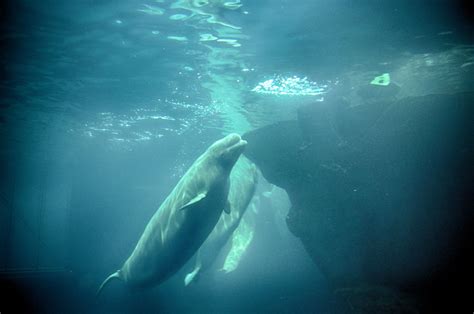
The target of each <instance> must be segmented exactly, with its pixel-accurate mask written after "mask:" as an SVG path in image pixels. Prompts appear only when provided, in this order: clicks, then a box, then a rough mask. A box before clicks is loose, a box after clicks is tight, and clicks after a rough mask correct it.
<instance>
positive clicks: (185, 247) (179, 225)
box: [98, 133, 247, 294]
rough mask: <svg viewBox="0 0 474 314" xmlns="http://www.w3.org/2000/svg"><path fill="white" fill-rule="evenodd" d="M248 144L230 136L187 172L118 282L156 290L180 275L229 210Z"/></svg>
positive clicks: (117, 273) (211, 148)
mask: <svg viewBox="0 0 474 314" xmlns="http://www.w3.org/2000/svg"><path fill="white" fill-rule="evenodd" d="M246 145H247V142H246V141H244V140H242V138H241V137H240V135H238V134H235V133H233V134H229V135H227V136H226V137H224V138H222V139H220V140H218V141H216V142H214V143H213V144H212V145H211V146H210V147H209V148H208V149H207V150H206V151H205V152H204V153H203V154H202V155H201V156H199V157H198V158H197V159H196V161H194V163H193V164H192V165H191V167H190V168H189V169H188V171H186V173H185V174H184V175H183V177H182V178H181V179H180V180H179V182H178V184H177V185H176V186H175V187H174V189H173V190H172V191H171V193H170V194H169V195H168V197H167V198H166V199H165V200H164V202H163V203H162V204H161V206H160V207H159V208H158V210H157V211H156V212H155V214H154V215H153V217H152V218H151V219H150V221H149V222H148V225H147V226H146V228H145V230H144V232H143V234H142V236H141V237H140V239H139V240H138V243H137V245H136V246H135V249H134V250H133V252H132V254H131V255H130V257H129V258H128V259H127V260H126V261H125V263H124V264H123V266H122V268H121V269H120V270H119V271H117V272H115V273H113V274H112V275H110V276H109V277H108V278H107V279H106V280H105V281H104V283H103V284H102V286H101V287H100V288H99V291H98V294H99V293H100V291H101V290H102V288H103V287H105V286H106V285H107V283H109V282H110V281H111V280H113V279H121V280H122V281H123V282H125V283H126V284H127V285H129V286H131V287H138V288H144V287H151V286H154V285H157V284H160V283H162V282H163V281H165V280H167V279H168V278H169V277H171V276H172V275H173V274H175V273H176V272H177V271H178V270H179V269H180V268H181V267H182V266H183V265H184V264H185V263H186V262H187V261H188V260H189V259H190V258H191V257H192V256H193V255H194V254H195V253H196V252H197V250H198V249H199V247H200V246H201V245H202V243H203V242H204V241H205V240H206V238H207V237H208V236H209V234H210V233H211V231H212V230H213V228H214V226H215V225H216V224H217V221H218V220H219V217H220V216H221V214H222V212H223V211H224V209H226V210H228V208H229V207H228V205H227V204H228V194H229V176H230V173H231V171H232V169H233V167H234V165H235V163H236V162H237V160H238V159H239V157H240V155H241V154H242V153H243V151H244V149H245V146H246Z"/></svg>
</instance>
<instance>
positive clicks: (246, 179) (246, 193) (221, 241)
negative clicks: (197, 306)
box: [184, 156, 259, 286]
mask: <svg viewBox="0 0 474 314" xmlns="http://www.w3.org/2000/svg"><path fill="white" fill-rule="evenodd" d="M258 175H259V173H258V171H257V167H256V166H255V165H254V164H253V163H252V162H251V161H250V160H249V159H247V158H246V157H245V156H242V157H240V159H239V161H238V162H237V163H236V164H235V167H234V169H233V170H232V173H231V174H230V191H229V197H228V199H229V205H230V209H231V210H230V214H229V215H228V214H226V213H222V214H221V217H220V218H219V221H218V222H217V224H216V226H215V227H214V229H213V230H212V232H211V233H210V235H209V236H208V237H207V239H206V241H204V243H203V244H202V246H201V247H200V248H199V250H198V252H197V254H196V260H195V266H194V269H193V271H191V272H190V273H188V274H187V275H186V276H185V278H184V284H185V285H186V286H188V285H189V284H190V283H191V282H195V281H197V280H198V278H199V277H200V274H201V273H203V272H206V271H207V270H209V269H210V268H211V267H212V265H213V264H214V263H215V261H216V260H217V257H218V255H219V254H220V252H221V251H222V250H223V248H224V246H225V245H226V244H227V242H228V241H229V239H230V238H231V237H232V234H233V233H234V231H235V230H236V229H237V227H238V226H239V223H240V221H241V219H242V216H243V215H244V213H245V211H246V210H247V208H248V207H249V203H250V201H251V200H252V198H253V196H254V194H255V189H256V187H257V182H258Z"/></svg>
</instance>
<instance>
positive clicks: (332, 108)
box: [244, 93, 474, 297]
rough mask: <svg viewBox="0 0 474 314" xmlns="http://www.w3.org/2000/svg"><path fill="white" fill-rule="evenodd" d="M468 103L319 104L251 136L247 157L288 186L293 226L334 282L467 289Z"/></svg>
mask: <svg viewBox="0 0 474 314" xmlns="http://www.w3.org/2000/svg"><path fill="white" fill-rule="evenodd" d="M473 105H474V93H462V94H455V95H429V96H422V97H409V98H404V99H401V100H397V101H392V102H385V103H383V102H380V103H371V104H370V105H366V106H357V107H350V106H348V105H347V104H345V103H344V102H343V101H342V100H338V101H336V100H334V101H329V102H324V103H316V104H313V105H311V106H304V107H302V108H300V110H299V112H298V120H297V121H284V122H279V123H276V124H274V125H270V126H267V127H264V128H261V129H257V130H255V131H252V132H249V133H248V134H246V135H245V136H244V137H245V138H246V139H247V141H248V143H249V144H248V147H247V149H246V155H247V156H248V157H249V158H250V159H252V160H253V161H254V162H255V163H256V164H257V165H258V166H259V167H260V169H261V170H262V173H263V175H264V176H265V177H266V178H267V180H269V181H270V182H272V183H274V184H276V185H278V186H280V187H282V188H284V189H285V190H286V191H287V192H288V194H289V196H290V199H291V202H292V208H291V210H290V213H289V216H288V218H287V224H288V227H289V228H290V230H291V231H292V232H293V233H294V234H295V235H296V236H298V237H299V238H300V239H301V241H302V242H303V244H304V246H305V248H306V250H307V251H308V253H309V254H310V255H311V257H312V258H313V260H314V261H315V263H316V264H317V265H318V266H319V268H320V269H321V271H322V272H323V273H324V274H325V275H326V276H327V277H328V278H329V279H330V281H331V282H332V283H333V284H334V285H335V286H336V287H339V288H340V287H345V286H354V285H358V284H373V285H386V286H391V287H397V288H409V289H412V288H413V289H415V290H417V291H424V292H426V291H428V290H429V291H430V292H429V293H428V292H426V295H429V296H430V297H431V296H433V295H436V294H437V293H443V294H444V293H446V290H447V289H446V288H447V287H449V289H454V290H456V289H458V290H459V291H456V292H453V291H451V293H452V294H453V295H454V294H456V293H459V295H462V294H463V293H462V288H461V286H453V284H454V282H455V281H456V280H459V279H462V278H466V276H467V274H466V271H467V270H468V269H469V268H468V265H469V263H470V262H471V261H472V260H470V259H469V258H468V255H467V250H468V248H470V247H471V244H470V243H469V242H470V239H471V235H472V231H471V230H472V226H473V219H472V209H471V207H472V197H471V195H470V192H471V189H472V183H473V173H474V172H473V163H472V161H473V160H474V159H473V157H474V154H473V151H474V150H473V134H474V133H473V132H472V124H473V122H472V121H474V119H473V118H474V116H473ZM441 283H442V284H441ZM454 287H456V288H454ZM440 291H441V292H440ZM464 293H466V292H465V291H464Z"/></svg>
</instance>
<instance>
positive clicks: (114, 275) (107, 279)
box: [95, 269, 122, 298]
mask: <svg viewBox="0 0 474 314" xmlns="http://www.w3.org/2000/svg"><path fill="white" fill-rule="evenodd" d="M120 273H121V271H120V269H119V270H117V271H116V272H115V273H113V274H112V275H110V276H109V277H107V278H106V279H105V280H104V282H102V284H101V285H100V287H99V289H97V292H96V293H95V297H96V298H98V297H99V296H100V294H101V292H102V289H104V287H105V286H106V285H107V284H108V283H109V282H111V281H113V280H115V279H118V280H122V278H121V277H120Z"/></svg>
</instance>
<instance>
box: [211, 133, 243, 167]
mask: <svg viewBox="0 0 474 314" xmlns="http://www.w3.org/2000/svg"><path fill="white" fill-rule="evenodd" d="M245 146H247V141H245V140H243V139H242V138H241V137H240V135H238V134H236V133H231V134H229V135H227V136H226V137H224V138H222V139H220V140H218V141H216V142H215V143H214V144H212V145H211V146H210V147H209V148H208V152H209V154H207V156H208V157H211V158H215V159H216V160H215V161H217V162H218V164H220V165H221V166H222V167H224V169H225V170H228V171H229V172H230V170H232V167H233V166H234V165H235V163H236V162H237V159H239V156H240V155H241V154H242V152H243V151H244V149H245Z"/></svg>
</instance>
